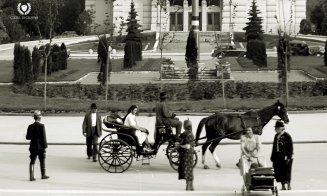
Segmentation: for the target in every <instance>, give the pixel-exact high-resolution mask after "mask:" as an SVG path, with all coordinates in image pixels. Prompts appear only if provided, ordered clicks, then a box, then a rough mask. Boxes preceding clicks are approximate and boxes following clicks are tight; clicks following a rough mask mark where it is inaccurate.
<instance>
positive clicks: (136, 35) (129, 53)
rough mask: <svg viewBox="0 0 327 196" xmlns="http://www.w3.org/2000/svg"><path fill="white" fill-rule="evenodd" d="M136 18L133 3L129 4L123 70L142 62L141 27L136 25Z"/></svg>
mask: <svg viewBox="0 0 327 196" xmlns="http://www.w3.org/2000/svg"><path fill="white" fill-rule="evenodd" d="M136 16H138V14H137V12H136V10H135V6H134V1H133V0H132V2H131V11H130V12H129V17H128V18H127V23H126V25H127V30H126V32H127V35H126V38H125V43H126V44H125V48H124V51H125V55H124V68H131V67H132V66H134V65H136V61H141V60H142V41H141V30H140V29H139V28H140V27H141V25H139V24H138V22H137V21H138V20H137V19H136Z"/></svg>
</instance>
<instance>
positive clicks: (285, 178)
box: [270, 121, 293, 190]
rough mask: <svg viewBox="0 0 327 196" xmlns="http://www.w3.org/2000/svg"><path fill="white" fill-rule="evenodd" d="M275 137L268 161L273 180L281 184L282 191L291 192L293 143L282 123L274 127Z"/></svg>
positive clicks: (278, 122) (277, 123)
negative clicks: (269, 161) (271, 168)
mask: <svg viewBox="0 0 327 196" xmlns="http://www.w3.org/2000/svg"><path fill="white" fill-rule="evenodd" d="M275 131H276V135H275V138H274V142H273V149H272V153H271V158H270V160H271V161H272V162H273V167H274V171H275V178H276V181H277V182H281V183H282V190H286V187H285V184H287V189H288V190H291V174H292V162H293V141H292V137H291V135H290V134H289V133H287V132H285V126H284V123H283V122H282V121H277V122H276V125H275Z"/></svg>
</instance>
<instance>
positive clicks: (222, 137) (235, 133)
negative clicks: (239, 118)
mask: <svg viewBox="0 0 327 196" xmlns="http://www.w3.org/2000/svg"><path fill="white" fill-rule="evenodd" d="M245 130H246V129H242V130H241V131H237V132H234V133H230V134H227V135H224V136H221V137H218V138H215V139H212V140H209V141H206V142H203V143H197V144H196V145H194V146H201V145H204V144H207V143H212V142H215V141H217V140H222V139H224V138H227V137H229V136H232V135H237V134H240V133H242V132H244V131H245ZM204 138H206V137H203V138H200V139H199V140H201V139H204ZM199 140H198V141H199Z"/></svg>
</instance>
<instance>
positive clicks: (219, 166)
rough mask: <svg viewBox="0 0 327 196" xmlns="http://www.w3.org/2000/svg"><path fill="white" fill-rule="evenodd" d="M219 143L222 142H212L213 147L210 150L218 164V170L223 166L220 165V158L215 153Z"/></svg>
mask: <svg viewBox="0 0 327 196" xmlns="http://www.w3.org/2000/svg"><path fill="white" fill-rule="evenodd" d="M219 142H220V140H218V141H214V142H212V144H211V146H210V147H209V150H210V152H211V154H212V156H213V159H214V160H215V162H216V166H217V167H218V168H221V164H220V160H219V157H218V155H217V154H216V153H215V149H216V147H217V146H218V144H219Z"/></svg>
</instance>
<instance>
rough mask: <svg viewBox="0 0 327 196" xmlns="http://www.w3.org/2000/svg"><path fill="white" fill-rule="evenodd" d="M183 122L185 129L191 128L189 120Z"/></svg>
mask: <svg viewBox="0 0 327 196" xmlns="http://www.w3.org/2000/svg"><path fill="white" fill-rule="evenodd" d="M183 124H184V129H185V130H192V122H191V121H190V120H185V121H184V123H183Z"/></svg>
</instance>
